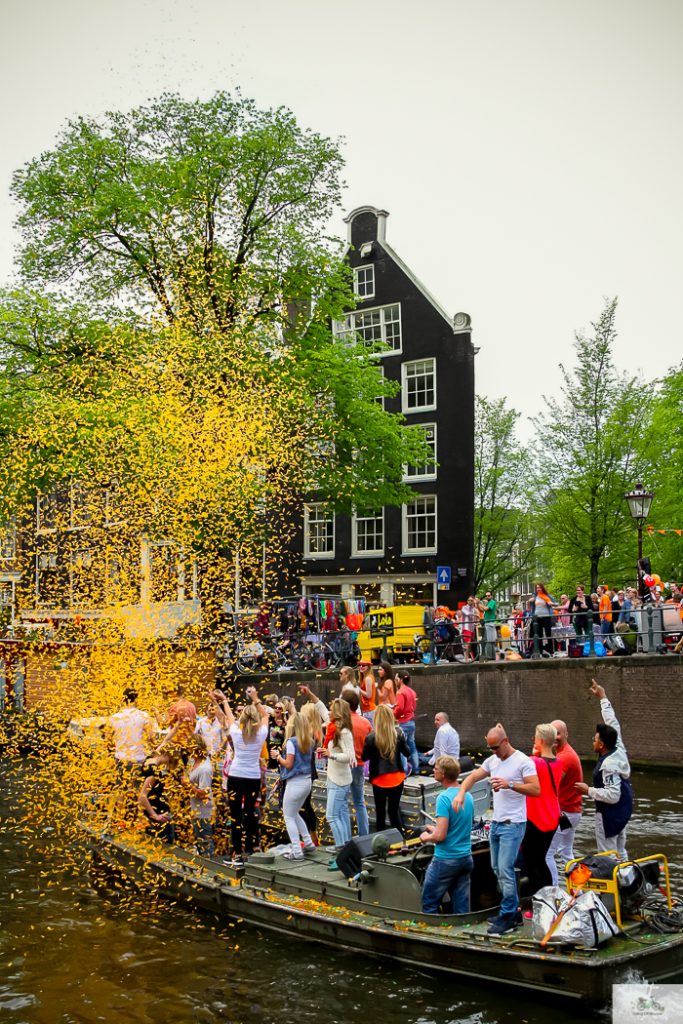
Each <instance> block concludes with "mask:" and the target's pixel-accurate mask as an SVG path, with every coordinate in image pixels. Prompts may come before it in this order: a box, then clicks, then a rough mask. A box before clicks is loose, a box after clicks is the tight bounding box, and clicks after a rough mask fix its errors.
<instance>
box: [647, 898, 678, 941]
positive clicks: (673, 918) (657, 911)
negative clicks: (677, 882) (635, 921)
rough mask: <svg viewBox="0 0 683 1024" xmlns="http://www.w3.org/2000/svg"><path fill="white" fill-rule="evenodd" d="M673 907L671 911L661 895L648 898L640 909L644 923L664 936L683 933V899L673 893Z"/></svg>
mask: <svg viewBox="0 0 683 1024" xmlns="http://www.w3.org/2000/svg"><path fill="white" fill-rule="evenodd" d="M672 904H673V905H672V907H671V910H669V907H668V904H667V901H666V897H665V896H664V895H662V894H661V893H652V894H651V895H650V896H647V897H646V898H645V899H644V900H643V902H642V903H641V904H640V906H639V907H638V912H639V914H641V915H642V918H643V921H644V923H645V924H646V925H647V927H648V928H650V929H651V931H653V932H660V933H661V934H663V935H666V934H673V933H675V932H681V931H683V899H682V898H681V897H680V896H676V895H674V894H673V893H672Z"/></svg>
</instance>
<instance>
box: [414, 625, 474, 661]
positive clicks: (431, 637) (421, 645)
mask: <svg viewBox="0 0 683 1024" xmlns="http://www.w3.org/2000/svg"><path fill="white" fill-rule="evenodd" d="M464 653H465V652H464V649H463V646H462V638H461V636H460V633H459V632H458V631H457V629H456V630H455V632H454V633H452V632H450V633H449V634H448V635H446V636H445V635H444V633H443V631H442V630H441V628H440V626H438V625H434V626H431V627H427V629H426V633H425V635H421V634H419V633H416V634H415V655H416V657H417V660H418V661H420V662H422V664H423V665H436V664H438V663H439V662H440V661H462V660H463V658H464Z"/></svg>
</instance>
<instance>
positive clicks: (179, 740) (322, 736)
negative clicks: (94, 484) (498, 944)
mask: <svg viewBox="0 0 683 1024" xmlns="http://www.w3.org/2000/svg"><path fill="white" fill-rule="evenodd" d="M297 690H298V699H299V701H300V706H299V707H297V706H296V704H295V702H294V701H293V700H291V699H288V698H280V697H278V696H277V695H275V694H271V695H268V696H264V697H261V696H260V695H259V693H258V691H257V689H256V688H255V687H254V686H250V687H248V688H247V689H246V695H245V700H244V701H243V702H241V703H236V704H234V706H233V704H232V703H231V701H230V700H229V698H228V696H227V695H226V693H224V692H223V691H222V690H214V691H212V692H211V693H210V694H209V696H208V700H207V703H206V707H205V709H203V713H201V714H198V713H197V708H196V706H195V704H194V703H193V702H192V701H190V700H188V699H187V698H186V697H184V696H183V695H182V694H179V695H178V697H177V699H176V700H175V701H174V702H173V704H172V705H171V706H170V708H169V709H168V712H167V714H166V716H165V719H164V721H163V722H162V723H161V724H162V726H163V728H162V729H161V730H160V727H159V723H157V722H155V720H154V718H153V716H152V715H150V714H149V713H148V712H146V711H143V710H141V709H139V708H138V707H137V695H136V693H135V691H134V690H133V689H128V690H126V692H125V695H124V705H123V707H122V708H121V710H119V711H118V712H116V713H115V714H113V715H112V716H111V717H110V718H109V720H108V727H107V735H108V738H109V740H110V742H111V744H112V746H113V750H114V758H115V761H116V767H117V778H118V783H117V793H118V796H117V799H116V813H117V816H118V818H119V819H123V824H125V815H126V807H125V804H126V794H131V793H134V794H135V796H136V801H135V802H136V805H137V809H138V812H139V814H140V815H141V820H142V822H143V823H144V826H145V827H146V830H147V831H148V832H149V833H150V834H151V835H153V836H155V837H156V838H158V839H161V840H162V841H164V842H167V843H174V842H176V841H178V839H179V836H178V828H177V825H178V822H179V821H180V820H181V818H182V814H181V813H180V811H179V808H180V807H181V806H182V807H183V808H184V809H185V812H186V816H187V820H189V821H190V822H191V825H192V833H193V843H194V846H195V850H196V852H197V853H198V854H201V855H204V856H209V857H210V856H214V855H216V851H217V849H218V850H219V855H221V856H223V855H224V854H227V853H228V849H227V843H226V840H227V839H228V835H229V848H230V858H229V863H230V864H231V866H233V867H241V866H242V865H243V864H244V861H245V859H246V858H248V857H249V856H250V855H251V854H253V853H254V852H255V851H257V850H258V849H260V848H262V845H263V843H264V840H265V837H264V836H263V835H262V831H263V829H262V813H263V807H264V803H265V801H266V799H267V797H268V795H269V794H268V793H267V786H268V782H267V776H266V772H267V769H268V768H270V769H271V772H272V773H273V774H274V772H275V771H277V776H276V779H275V782H274V783H272V782H271V788H272V790H274V791H276V795H277V804H279V808H280V810H281V814H282V819H283V821H284V830H285V831H286V834H287V837H288V844H286V848H283V847H282V846H279V847H278V851H279V852H280V853H281V855H282V856H283V857H284V858H285V859H287V860H290V861H299V860H301V861H303V859H304V858H305V857H306V856H307V855H308V854H310V853H311V852H312V851H314V850H315V849H316V848H317V847H318V845H319V842H320V840H319V832H320V831H321V825H320V823H319V822H318V819H317V815H316V812H315V809H314V807H313V805H312V803H311V794H312V787H313V781H314V779H315V778H316V777H317V775H318V772H319V771H320V770H321V769H322V768H323V767H324V769H325V785H326V806H325V822H326V824H327V827H328V829H329V833H331V837H332V844H331V845H329V846H328V847H327V850H328V852H329V855H330V856H329V861H328V865H327V866H328V869H329V870H330V871H332V872H334V871H337V870H338V865H337V855H338V854H339V852H340V851H341V850H343V849H344V847H345V845H346V844H347V843H348V842H349V841H350V840H351V838H352V835H353V831H354V830H353V824H355V832H356V834H357V835H358V836H364V835H368V834H369V831H370V825H369V818H368V809H367V806H366V798H365V793H366V785H365V783H366V780H368V781H369V783H370V786H371V790H372V795H373V800H374V811H375V829H376V831H378V832H379V831H383V830H384V829H385V828H386V826H387V817H388V821H389V824H390V825H391V827H392V828H394V829H397V830H399V831H400V832H401V833H402V834H403V835H404V836H405V835H406V831H407V830H406V827H405V825H404V821H403V816H402V812H401V797H402V794H403V790H404V784H405V781H406V779H407V778H408V777H409V776H410V775H411V774H412V773H413V772H417V771H419V770H420V769H421V768H422V770H428V769H429V768H431V770H432V773H433V776H434V779H435V780H436V781H437V782H438V783H439V784H440V785H441V786H442V787H443V788H442V789H441V791H440V792H439V793H438V795H437V798H436V808H435V810H436V813H435V817H434V818H433V819H432V823H431V824H428V825H426V827H424V829H423V830H422V831H421V832H418V835H417V836H415V838H414V840H413V841H414V842H418V841H419V842H421V843H423V844H427V843H429V844H434V855H433V857H432V860H431V862H430V863H429V866H428V868H427V871H426V874H425V877H424V882H423V895H422V902H423V910H424V911H425V912H427V913H430V912H433V913H437V912H438V911H439V908H440V907H441V906H442V901H443V900H444V898H445V897H446V895H447V894H448V897H449V898H450V907H451V912H454V913H465V912H467V911H468V910H469V906H470V879H471V875H472V871H473V863H474V862H473V857H472V828H473V823H474V802H473V799H472V795H471V793H470V791H471V789H472V787H473V786H475V785H476V783H477V782H479V781H480V780H484V779H488V780H489V781H490V785H491V790H492V802H493V812H492V817H491V822H490V831H489V844H490V857H491V867H492V869H493V872H494V873H495V876H496V879H497V882H498V887H499V889H500V892H501V905H500V912H499V914H497V915H496V916H495V917H494V918H492V919H491V920H490V922H489V931H490V933H491V934H505V933H506V932H507V931H510V930H512V929H514V928H516V927H518V926H519V924H521V921H522V917H521V911H520V906H519V898H520V895H522V896H531V895H533V894H534V893H535V892H537V891H538V890H539V889H541V888H543V887H544V886H546V885H551V884H557V883H558V880H559V877H560V874H561V873H562V874H563V873H564V866H565V864H566V863H567V862H568V861H569V860H571V859H572V858H573V856H574V837H575V834H576V829H577V827H578V825H579V822H580V820H581V814H582V807H583V801H584V800H585V799H590V800H593V801H594V802H595V811H596V814H595V841H596V848H597V850H598V851H599V852H604V851H607V850H617V851H618V855H619V857H620V858H622V859H626V857H627V852H626V826H627V823H628V820H629V818H630V816H631V812H632V807H633V794H632V790H631V786H630V783H629V781H628V780H629V776H630V766H629V762H628V757H627V754H626V750H625V749H624V745H623V742H622V738H621V730H620V727H619V723H618V721H617V718H616V716H615V714H614V710H613V708H612V706H611V704H610V702H609V700H608V698H607V695H606V693H605V690H604V688H603V687H602V686H600V685H599V684H598V683H597V682H596V681H595V680H593V683H592V687H591V691H592V694H593V695H595V697H597V698H598V699H599V701H600V707H601V712H602V721H601V722H600V723H599V724H598V725H597V727H596V731H595V736H594V741H593V747H594V750H595V753H596V755H597V758H598V759H597V762H596V767H595V769H594V772H593V778H592V780H591V781H592V785H590V786H589V785H587V784H586V783H585V782H584V779H583V771H582V767H581V762H580V760H579V757H578V755H577V754H576V752H575V751H574V749H573V747H572V746H571V744H570V742H569V730H568V727H567V724H566V723H565V722H563V721H561V720H559V719H557V720H555V721H552V722H548V723H539V724H538V725H537V726H536V729H535V735H534V738H533V746H532V749H531V750H530V752H529V754H526V753H524V752H523V751H522V750H519V749H516V748H515V747H514V746H513V745H512V742H511V740H510V738H509V736H508V734H507V731H506V729H505V727H504V726H503V725H502V724H501V723H500V722H499V723H496V724H495V725H493V726H492V727H491V728H490V729H489V730H488V732H487V734H486V737H485V741H486V744H487V746H488V748H489V751H490V755H489V756H488V757H487V758H486V759H485V760H484V761H483V763H482V764H481V765H480V766H479V767H475V768H474V769H473V770H471V771H469V772H467V773H466V774H464V775H463V774H461V762H460V739H459V735H458V732H457V729H456V728H455V727H454V726H453V725H452V724H451V722H450V719H449V715H448V713H447V712H445V711H441V712H438V713H437V714H436V715H435V718H434V727H435V736H434V744H433V747H432V749H431V750H429V751H427V752H426V753H425V754H422V755H420V754H418V751H417V747H416V745H415V715H416V707H417V700H418V698H417V694H416V693H415V690H414V689H413V687H412V685H411V679H410V675H409V673H408V671H407V670H405V669H399V671H398V672H396V671H395V670H394V667H393V666H392V665H390V664H388V663H384V664H382V665H381V666H380V668H379V671H378V673H377V677H375V674H374V672H373V671H372V668H371V666H370V665H369V663H367V662H366V663H363V664H362V665H361V666H360V667H359V670H358V671H357V670H356V669H353V668H350V667H344V668H343V669H342V670H341V672H340V693H339V696H338V697H336V698H335V699H334V700H332V701H331V702H330V704H329V707H328V706H327V705H326V704H325V703H324V702H323V701H322V700H321V699H320V697H319V696H318V695H317V694H316V693H315V692H314V691H313V690H312V689H311V688H310V687H309V686H308V685H305V684H302V685H299V686H298V688H297ZM271 778H272V777H271ZM270 795H272V794H270ZM277 804H276V806H277ZM352 809H353V818H352V814H351V811H352ZM429 818H430V815H427V814H425V819H429ZM518 876H521V879H522V881H521V886H519V885H518Z"/></svg>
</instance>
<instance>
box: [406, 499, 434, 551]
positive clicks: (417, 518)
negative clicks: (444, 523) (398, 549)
mask: <svg viewBox="0 0 683 1024" xmlns="http://www.w3.org/2000/svg"><path fill="white" fill-rule="evenodd" d="M435 551H436V495H435V494H419V495H416V496H415V497H414V498H413V500H412V501H409V502H408V503H407V504H406V505H404V506H403V554H417V553H420V554H433V553H434V552H435Z"/></svg>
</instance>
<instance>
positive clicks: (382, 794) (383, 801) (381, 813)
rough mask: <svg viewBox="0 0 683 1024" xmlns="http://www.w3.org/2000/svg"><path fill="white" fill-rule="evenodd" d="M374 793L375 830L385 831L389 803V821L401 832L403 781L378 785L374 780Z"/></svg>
mask: <svg viewBox="0 0 683 1024" xmlns="http://www.w3.org/2000/svg"><path fill="white" fill-rule="evenodd" d="M372 793H373V796H374V798H375V820H376V824H375V831H377V832H383V831H384V829H385V828H386V827H387V813H386V812H387V804H388V805H389V821H390V822H391V824H392V825H393V827H394V828H397V829H398V830H399V832H403V818H402V817H401V806H400V805H401V794H402V793H403V783H402V782H399V784H398V786H390V787H389V786H376V785H375V784H374V782H373V784H372Z"/></svg>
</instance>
